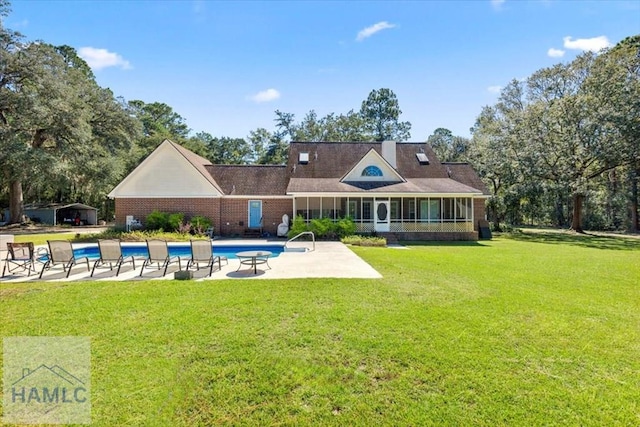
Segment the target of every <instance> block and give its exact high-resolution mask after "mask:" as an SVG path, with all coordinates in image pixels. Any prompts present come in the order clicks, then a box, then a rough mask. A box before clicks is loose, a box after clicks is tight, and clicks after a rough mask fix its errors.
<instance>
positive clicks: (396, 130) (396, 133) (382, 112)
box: [360, 88, 411, 141]
mask: <svg viewBox="0 0 640 427" xmlns="http://www.w3.org/2000/svg"><path fill="white" fill-rule="evenodd" d="M400 114H402V111H401V110H400V105H399V104H398V98H397V97H396V94H395V93H393V91H392V90H391V89H386V88H382V89H378V90H373V91H371V93H369V96H368V97H367V99H366V100H364V101H362V106H361V107H360V115H361V116H362V118H363V120H364V129H365V130H366V131H367V132H368V133H369V134H370V135H371V136H372V137H373V140H375V141H386V140H394V141H406V140H408V139H409V138H411V132H410V131H411V123H409V122H400Z"/></svg>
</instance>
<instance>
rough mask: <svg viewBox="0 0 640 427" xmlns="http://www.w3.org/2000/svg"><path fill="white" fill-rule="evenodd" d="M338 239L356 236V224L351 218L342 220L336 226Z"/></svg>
mask: <svg viewBox="0 0 640 427" xmlns="http://www.w3.org/2000/svg"><path fill="white" fill-rule="evenodd" d="M335 228H336V234H337V235H338V237H341V238H342V237H346V236H352V235H354V234H356V223H355V222H353V220H352V219H351V218H350V217H346V218H340V219H339V220H338V222H337V223H336V224H335Z"/></svg>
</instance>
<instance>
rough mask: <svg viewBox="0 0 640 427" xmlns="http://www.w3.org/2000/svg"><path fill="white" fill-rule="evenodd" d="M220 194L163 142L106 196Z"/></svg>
mask: <svg viewBox="0 0 640 427" xmlns="http://www.w3.org/2000/svg"><path fill="white" fill-rule="evenodd" d="M219 196H220V192H219V191H218V190H217V189H216V188H215V187H214V186H213V185H212V184H211V182H209V181H208V180H207V179H206V178H205V177H204V176H202V173H201V172H200V171H198V169H196V168H195V167H194V166H193V165H192V164H191V163H189V161H188V160H187V159H186V158H185V157H184V156H183V155H182V154H181V153H180V152H178V150H176V148H175V147H173V146H172V145H171V144H170V143H168V142H164V143H162V144H161V145H160V146H159V147H158V148H156V150H155V151H154V152H153V153H151V154H150V155H149V157H147V158H146V159H145V160H144V161H143V162H142V163H140V165H138V167H137V168H135V169H134V170H133V172H131V173H130V174H129V176H127V177H126V178H125V179H124V180H123V181H122V182H121V183H120V184H119V185H118V186H117V187H116V188H114V189H113V190H112V191H111V193H109V197H111V198H126V197H139V198H143V197H186V198H190V197H219Z"/></svg>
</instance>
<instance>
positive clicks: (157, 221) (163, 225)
mask: <svg viewBox="0 0 640 427" xmlns="http://www.w3.org/2000/svg"><path fill="white" fill-rule="evenodd" d="M144 224H145V228H146V229H147V230H165V231H169V214H168V213H166V212H160V211H159V210H155V211H153V212H151V213H150V214H149V215H147V217H146V218H145V221H144Z"/></svg>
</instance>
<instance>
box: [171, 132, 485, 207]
mask: <svg viewBox="0 0 640 427" xmlns="http://www.w3.org/2000/svg"><path fill="white" fill-rule="evenodd" d="M169 142H170V143H171V144H172V145H173V146H174V147H175V149H176V150H177V151H178V152H180V153H181V154H182V155H183V156H184V157H185V158H186V159H187V160H188V161H189V162H190V163H191V164H192V165H193V166H194V167H195V168H196V169H197V170H198V171H200V173H202V175H203V176H204V177H205V178H206V179H207V180H208V181H209V182H211V184H212V185H214V186H215V187H216V188H217V189H218V190H219V191H220V192H221V193H222V194H225V195H238V196H284V195H286V194H291V193H319V192H331V193H354V192H360V193H362V192H367V193H369V192H372V193H382V192H384V193H428V194H454V193H463V194H478V193H483V194H489V193H488V191H487V188H486V186H485V185H484V183H483V182H482V180H481V179H480V177H479V176H478V174H477V173H476V172H475V171H474V170H473V168H472V167H471V165H469V164H467V163H440V161H439V160H438V158H437V156H436V154H435V152H434V151H433V150H432V149H431V147H430V146H428V145H427V144H425V143H413V142H412V143H407V142H403V143H397V144H396V170H397V171H398V173H399V174H400V175H401V176H402V177H403V178H405V179H406V182H396V183H381V182H375V181H361V182H349V183H347V182H340V179H341V178H342V177H343V176H344V175H345V174H346V173H348V172H349V170H351V169H352V168H353V167H354V166H355V165H356V164H357V163H358V162H359V161H360V160H361V159H362V157H363V156H365V155H366V154H367V152H369V150H371V149H374V150H375V151H376V152H378V153H380V154H382V143H380V142H292V143H291V144H290V146H289V158H288V162H287V165H286V166H275V165H213V164H212V163H211V162H210V161H209V160H207V159H205V158H203V157H201V156H198V155H197V154H195V153H193V152H191V151H189V150H188V149H186V148H184V147H182V146H181V145H179V144H175V143H173V142H171V141H169ZM300 153H308V154H309V161H308V162H307V163H306V164H302V163H300V162H299V161H298V157H299V154H300ZM417 153H424V154H425V155H426V156H427V158H428V159H429V163H428V164H424V163H421V162H420V161H418V158H417V157H416V154H417Z"/></svg>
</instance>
